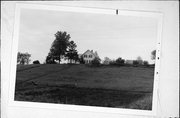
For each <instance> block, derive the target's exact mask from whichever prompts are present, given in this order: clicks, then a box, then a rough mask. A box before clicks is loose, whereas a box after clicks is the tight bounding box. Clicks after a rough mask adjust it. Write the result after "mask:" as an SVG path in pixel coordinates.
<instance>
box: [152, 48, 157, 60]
mask: <svg viewBox="0 0 180 118" xmlns="http://www.w3.org/2000/svg"><path fill="white" fill-rule="evenodd" d="M151 59H152V60H155V59H156V50H153V51H152V52H151Z"/></svg>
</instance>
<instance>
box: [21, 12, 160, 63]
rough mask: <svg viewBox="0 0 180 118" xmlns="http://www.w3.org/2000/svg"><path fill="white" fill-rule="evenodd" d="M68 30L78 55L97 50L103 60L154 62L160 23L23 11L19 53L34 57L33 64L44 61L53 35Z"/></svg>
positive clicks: (151, 20)
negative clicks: (139, 59)
mask: <svg viewBox="0 0 180 118" xmlns="http://www.w3.org/2000/svg"><path fill="white" fill-rule="evenodd" d="M57 31H66V32H67V33H68V34H70V36H71V39H70V40H73V41H74V42H75V43H76V44H77V50H78V53H79V54H82V53H84V52H85V51H86V50H88V49H89V50H93V51H97V53H98V55H99V56H100V58H101V60H103V59H104V57H109V58H110V59H117V58H118V57H122V58H123V59H129V60H133V59H136V58H137V57H138V56H141V57H142V59H143V60H147V61H149V63H153V62H154V61H152V60H151V52H152V51H153V50H155V49H156V40H157V21H156V20H155V19H152V18H145V17H140V16H138V17H137V16H120V15H106V14H93V13H75V12H64V11H48V10H32V9H31V10H30V9H24V10H22V11H21V16H20V31H19V33H20V34H19V44H18V51H19V52H28V53H30V54H31V63H32V62H33V61H34V60H39V61H40V63H43V62H45V59H46V56H47V55H48V52H49V50H50V47H51V44H52V42H53V41H54V40H55V36H54V34H55V33H56V32H57Z"/></svg>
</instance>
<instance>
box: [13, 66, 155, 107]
mask: <svg viewBox="0 0 180 118" xmlns="http://www.w3.org/2000/svg"><path fill="white" fill-rule="evenodd" d="M153 74H154V69H153V68H143V67H125V66H124V67H111V66H104V67H88V66H86V65H65V64H64V65H59V64H55V65H54V64H52V65H48V64H43V65H24V66H22V65H21V66H18V67H17V77H16V79H17V80H16V96H15V99H16V100H25V101H38V102H50V103H65V104H78V105H92V106H109V107H122V106H127V105H129V104H131V103H132V102H134V101H137V100H139V99H142V98H143V97H145V96H146V95H148V96H149V95H151V94H152V90H153ZM52 98H54V100H53V99H52Z"/></svg>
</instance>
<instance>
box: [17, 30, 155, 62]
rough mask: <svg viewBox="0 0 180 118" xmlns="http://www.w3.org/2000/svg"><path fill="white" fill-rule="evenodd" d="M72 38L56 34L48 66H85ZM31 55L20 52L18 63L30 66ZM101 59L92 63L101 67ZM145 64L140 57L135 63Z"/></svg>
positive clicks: (61, 32) (62, 32) (60, 32)
mask: <svg viewBox="0 0 180 118" xmlns="http://www.w3.org/2000/svg"><path fill="white" fill-rule="evenodd" d="M70 38H71V36H70V34H68V33H67V32H66V31H57V32H56V34H55V40H54V41H53V42H52V44H51V47H50V50H49V53H48V55H47V56H46V60H45V63H46V64H55V63H57V62H58V63H61V61H62V59H64V60H68V61H69V62H70V63H73V62H75V63H76V62H79V63H82V64H84V60H83V57H79V55H78V51H77V50H76V48H77V45H76V43H75V42H74V41H73V40H70ZM30 57H31V54H29V53H27V52H26V53H22V52H18V56H17V63H18V64H29V62H30V61H31V60H30ZM155 58H156V50H153V51H152V52H151V59H152V60H155ZM100 61H101V60H99V59H94V60H93V61H92V63H94V64H97V65H99V64H100ZM33 63H34V64H40V62H39V61H38V60H35V61H33ZM124 63H125V60H124V59H122V58H121V57H119V58H118V59H116V60H113V61H111V62H110V64H111V65H124ZM140 63H143V64H144V65H148V62H147V61H143V62H142V58H141V57H140V56H139V57H138V58H137V60H134V61H133V64H134V65H138V64H140Z"/></svg>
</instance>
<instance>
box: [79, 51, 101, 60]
mask: <svg viewBox="0 0 180 118" xmlns="http://www.w3.org/2000/svg"><path fill="white" fill-rule="evenodd" d="M87 52H91V54H93V55H94V56H95V57H98V58H99V56H98V54H97V51H95V53H94V52H93V50H91V51H90V50H87V51H86V52H84V53H83V54H82V55H81V56H83V55H84V54H86V53H87Z"/></svg>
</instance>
